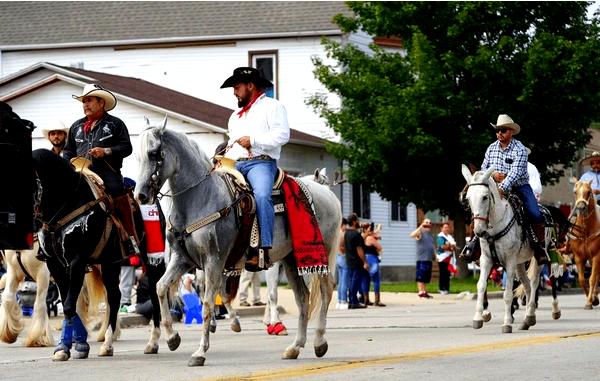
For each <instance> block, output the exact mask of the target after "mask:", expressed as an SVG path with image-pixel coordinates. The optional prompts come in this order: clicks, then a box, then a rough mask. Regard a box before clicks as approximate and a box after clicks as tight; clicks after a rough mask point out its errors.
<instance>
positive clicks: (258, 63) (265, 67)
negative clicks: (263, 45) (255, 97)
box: [250, 51, 279, 98]
mask: <svg viewBox="0 0 600 381" xmlns="http://www.w3.org/2000/svg"><path fill="white" fill-rule="evenodd" d="M250 66H252V67H255V68H257V69H258V71H259V72H260V74H261V75H262V76H263V77H265V78H266V79H268V80H269V81H271V82H272V83H273V87H272V88H270V89H265V90H266V94H267V96H268V97H271V98H277V97H278V95H279V94H278V91H277V90H278V88H277V87H278V86H277V74H278V73H277V51H268V52H250Z"/></svg>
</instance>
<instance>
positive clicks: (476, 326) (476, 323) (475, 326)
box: [473, 320, 483, 329]
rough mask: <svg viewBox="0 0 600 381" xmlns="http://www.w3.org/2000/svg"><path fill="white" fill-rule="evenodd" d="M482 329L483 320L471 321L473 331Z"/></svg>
mask: <svg viewBox="0 0 600 381" xmlns="http://www.w3.org/2000/svg"><path fill="white" fill-rule="evenodd" d="M481 327H483V320H473V329H479V328H481Z"/></svg>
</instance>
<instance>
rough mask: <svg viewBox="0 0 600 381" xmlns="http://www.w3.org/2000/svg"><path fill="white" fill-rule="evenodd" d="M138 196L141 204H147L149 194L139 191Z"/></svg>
mask: <svg viewBox="0 0 600 381" xmlns="http://www.w3.org/2000/svg"><path fill="white" fill-rule="evenodd" d="M136 198H137V201H138V202H139V203H140V204H145V203H146V202H147V201H148V196H146V195H145V194H143V193H138V195H137V197H136Z"/></svg>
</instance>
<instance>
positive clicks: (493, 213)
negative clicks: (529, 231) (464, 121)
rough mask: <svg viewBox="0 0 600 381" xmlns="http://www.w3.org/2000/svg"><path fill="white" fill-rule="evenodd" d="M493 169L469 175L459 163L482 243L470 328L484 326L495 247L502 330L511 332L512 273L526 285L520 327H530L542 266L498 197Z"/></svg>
mask: <svg viewBox="0 0 600 381" xmlns="http://www.w3.org/2000/svg"><path fill="white" fill-rule="evenodd" d="M492 172H493V168H490V169H488V170H487V171H485V172H484V171H479V172H475V173H474V174H473V175H471V172H470V171H469V169H468V168H467V167H466V166H465V165H463V166H462V174H463V176H464V178H465V180H467V186H468V190H467V194H466V198H467V200H468V201H469V206H470V208H471V213H473V217H472V218H473V226H474V227H473V230H474V232H475V234H476V235H477V236H478V237H480V238H482V239H480V240H479V242H480V243H481V258H480V264H479V265H480V268H481V272H480V274H479V281H478V282H477V305H476V307H475V316H474V317H473V328H475V329H478V328H481V327H482V326H483V322H484V318H483V316H482V312H483V300H484V293H485V290H486V286H487V279H488V277H489V276H490V271H491V270H492V266H493V264H494V260H493V259H492V250H493V249H494V248H495V252H496V253H497V257H498V260H499V261H500V263H501V264H502V265H503V266H504V268H505V270H506V289H505V290H504V303H505V310H504V324H503V325H502V332H503V333H510V332H512V325H511V324H512V314H511V305H512V299H513V280H514V279H515V275H518V277H519V280H520V281H521V282H522V285H523V287H524V288H525V293H526V295H528V297H527V309H526V313H525V320H524V321H523V323H522V324H521V326H520V329H529V327H531V326H533V325H535V323H536V318H535V309H536V306H535V292H536V290H537V288H538V284H539V281H540V271H541V266H538V265H537V263H536V262H535V258H534V257H533V250H532V249H531V247H530V245H529V243H528V241H527V239H526V238H525V237H523V234H524V233H523V228H522V226H521V225H519V223H518V222H516V219H515V215H514V213H513V210H512V207H511V206H510V205H509V203H508V201H507V200H506V199H501V198H500V193H499V192H498V186H497V185H496V183H495V182H494V180H493V179H492V178H491V177H490V175H491V174H492ZM486 238H489V239H490V241H492V242H493V244H492V245H491V244H490V243H488V240H487V239H486ZM529 260H531V265H530V266H533V267H534V270H533V274H531V276H532V277H533V278H531V279H530V278H529V277H528V276H527V273H526V271H525V263H526V262H527V261H529ZM488 320H489V319H488Z"/></svg>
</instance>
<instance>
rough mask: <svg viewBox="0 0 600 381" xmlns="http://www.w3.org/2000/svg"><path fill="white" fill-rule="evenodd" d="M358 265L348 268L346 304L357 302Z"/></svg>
mask: <svg viewBox="0 0 600 381" xmlns="http://www.w3.org/2000/svg"><path fill="white" fill-rule="evenodd" d="M360 270H361V268H360V267H357V268H354V269H352V268H348V282H349V283H348V304H358V297H357V294H358V290H359V288H360V281H361V276H360Z"/></svg>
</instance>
